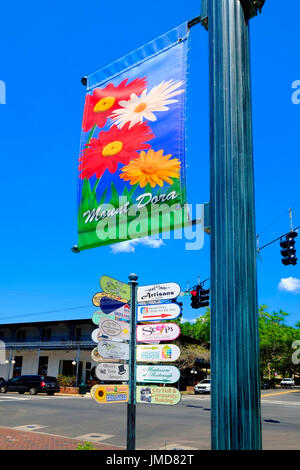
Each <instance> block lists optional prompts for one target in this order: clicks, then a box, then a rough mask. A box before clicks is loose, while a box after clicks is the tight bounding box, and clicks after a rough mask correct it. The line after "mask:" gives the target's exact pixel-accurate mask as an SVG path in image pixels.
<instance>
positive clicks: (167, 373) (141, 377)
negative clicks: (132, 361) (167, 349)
mask: <svg viewBox="0 0 300 470" xmlns="http://www.w3.org/2000/svg"><path fill="white" fill-rule="evenodd" d="M179 377H180V372H179V370H178V369H177V367H174V366H137V373H136V380H137V382H146V383H148V382H151V383H163V384H173V383H175V382H178V380H179Z"/></svg>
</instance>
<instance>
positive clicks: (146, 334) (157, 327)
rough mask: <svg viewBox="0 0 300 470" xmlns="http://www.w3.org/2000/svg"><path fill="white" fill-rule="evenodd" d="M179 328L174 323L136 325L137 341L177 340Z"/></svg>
mask: <svg viewBox="0 0 300 470" xmlns="http://www.w3.org/2000/svg"><path fill="white" fill-rule="evenodd" d="M179 335H180V328H179V326H178V325H176V323H154V324H151V325H150V324H149V325H138V326H137V328H136V339H137V341H140V342H143V341H171V340H173V339H176V338H178V336H179Z"/></svg>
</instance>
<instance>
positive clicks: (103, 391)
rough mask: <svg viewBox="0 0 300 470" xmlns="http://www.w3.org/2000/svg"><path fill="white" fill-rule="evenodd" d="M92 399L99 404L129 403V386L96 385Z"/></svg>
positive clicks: (92, 389)
mask: <svg viewBox="0 0 300 470" xmlns="http://www.w3.org/2000/svg"><path fill="white" fill-rule="evenodd" d="M91 397H92V398H93V399H94V400H95V401H96V402H97V403H127V402H128V397H129V387H128V385H94V386H93V387H92V388H91Z"/></svg>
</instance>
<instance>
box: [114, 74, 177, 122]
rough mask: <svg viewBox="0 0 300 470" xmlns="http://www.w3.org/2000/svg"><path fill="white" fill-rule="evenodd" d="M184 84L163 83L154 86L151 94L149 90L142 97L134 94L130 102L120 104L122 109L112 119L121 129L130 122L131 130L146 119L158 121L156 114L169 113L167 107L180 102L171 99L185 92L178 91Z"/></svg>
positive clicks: (171, 81)
mask: <svg viewBox="0 0 300 470" xmlns="http://www.w3.org/2000/svg"><path fill="white" fill-rule="evenodd" d="M183 83H184V82H177V83H176V82H174V80H169V81H168V82H166V81H163V82H161V83H160V84H159V85H157V86H154V87H153V88H152V89H151V90H150V91H149V93H148V92H147V89H145V90H144V91H143V92H142V94H141V96H137V95H136V94H135V93H132V95H131V96H130V99H129V100H128V101H120V102H119V105H120V106H121V108H120V109H115V110H114V111H113V113H112V115H111V116H110V118H111V119H112V120H113V121H114V124H117V126H119V127H120V128H122V127H123V126H124V125H125V124H126V123H128V122H130V125H129V129H130V128H131V127H132V126H134V125H135V124H137V123H139V122H143V120H144V119H145V120H148V121H156V120H157V118H156V116H155V114H154V113H155V112H158V111H168V110H169V108H168V107H167V106H166V105H168V104H171V103H176V102H177V101H178V100H174V99H170V98H173V97H174V96H176V95H179V94H180V93H183V92H184V90H183V89H181V90H178V88H179V87H180V86H181V85H182V84H183Z"/></svg>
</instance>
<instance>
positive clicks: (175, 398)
mask: <svg viewBox="0 0 300 470" xmlns="http://www.w3.org/2000/svg"><path fill="white" fill-rule="evenodd" d="M136 399H137V403H151V404H154V405H177V403H179V402H180V400H181V395H180V392H179V391H178V390H177V389H176V388H174V387H155V386H153V387H149V386H140V385H139V386H137V397H136Z"/></svg>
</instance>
